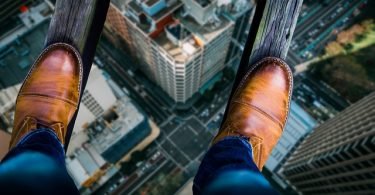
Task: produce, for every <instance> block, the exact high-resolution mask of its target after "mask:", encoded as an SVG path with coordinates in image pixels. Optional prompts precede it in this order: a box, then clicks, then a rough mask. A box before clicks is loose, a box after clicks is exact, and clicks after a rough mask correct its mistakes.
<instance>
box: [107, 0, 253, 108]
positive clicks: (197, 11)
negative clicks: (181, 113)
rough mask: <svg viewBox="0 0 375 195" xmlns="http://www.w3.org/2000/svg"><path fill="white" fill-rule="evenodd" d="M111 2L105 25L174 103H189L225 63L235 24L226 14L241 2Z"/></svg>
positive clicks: (190, 0)
mask: <svg viewBox="0 0 375 195" xmlns="http://www.w3.org/2000/svg"><path fill="white" fill-rule="evenodd" d="M112 2H113V4H111V6H110V9H109V13H108V16H107V22H106V29H107V30H108V31H109V32H110V34H111V35H113V36H117V37H119V38H120V39H122V40H124V41H125V42H126V44H127V46H128V47H129V48H130V50H131V53H132V55H133V56H135V57H136V58H137V59H138V60H139V61H140V66H141V67H140V68H141V69H142V71H143V72H144V73H145V74H146V75H147V76H148V77H149V78H150V79H152V80H153V81H155V82H156V83H157V84H158V85H159V86H161V88H162V89H163V90H164V91H165V92H167V94H168V95H169V96H170V97H172V98H173V99H174V100H175V102H177V103H185V102H186V101H187V100H189V98H191V97H192V96H193V95H194V94H195V93H196V92H198V91H199V89H200V88H201V87H202V86H204V85H205V84H206V83H207V82H208V81H209V80H210V79H212V78H213V77H214V76H215V75H217V74H218V73H219V72H220V71H221V70H222V69H223V68H224V67H225V58H226V56H227V53H228V49H229V44H230V43H231V40H232V34H233V30H234V27H235V21H233V20H231V18H230V17H227V16H226V15H225V14H228V13H233V12H228V10H232V7H233V10H234V6H233V5H234V4H235V3H236V1H231V0H230V1H218V0H130V1H120V0H114V1H112ZM244 9H246V10H249V7H247V6H244ZM236 10H238V11H241V13H245V12H244V11H243V10H239V9H238V7H236ZM224 13H225V14H224ZM246 13H248V12H246ZM233 18H238V17H233ZM241 29H244V28H241Z"/></svg>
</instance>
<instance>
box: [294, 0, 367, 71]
mask: <svg viewBox="0 0 375 195" xmlns="http://www.w3.org/2000/svg"><path fill="white" fill-rule="evenodd" d="M364 2H365V0H332V1H328V3H327V4H326V5H322V4H321V3H318V2H317V1H316V2H314V3H313V4H312V5H310V6H309V7H307V8H306V9H305V10H302V11H301V14H300V18H299V20H298V22H297V26H296V30H295V32H294V35H293V40H292V43H291V46H290V48H289V53H288V57H287V62H288V63H289V64H290V65H291V66H295V65H298V64H300V63H302V62H305V61H306V60H309V59H312V58H313V57H316V56H317V55H319V53H320V52H321V51H322V50H323V49H324V45H325V44H326V43H327V42H328V41H330V40H331V39H332V33H333V32H334V30H335V29H341V28H343V27H345V26H347V25H348V24H349V23H350V15H351V14H352V13H353V12H354V10H355V9H356V8H357V7H358V6H359V5H361V4H362V3H364Z"/></svg>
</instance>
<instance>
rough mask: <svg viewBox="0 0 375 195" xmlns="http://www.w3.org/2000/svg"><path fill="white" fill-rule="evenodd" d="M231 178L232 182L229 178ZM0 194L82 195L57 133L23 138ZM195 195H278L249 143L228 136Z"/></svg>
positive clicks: (0, 178)
mask: <svg viewBox="0 0 375 195" xmlns="http://www.w3.org/2000/svg"><path fill="white" fill-rule="evenodd" d="M228 178H229V179H228ZM0 192H1V194H69V195H70V194H79V191H78V189H77V188H76V186H75V184H74V182H73V180H72V178H71V177H70V176H69V174H68V172H67V170H66V167H65V152H64V149H63V145H62V144H61V143H60V141H59V140H58V138H57V136H56V134H55V133H54V132H53V131H51V130H49V129H38V130H35V131H32V132H31V133H29V134H27V135H26V136H25V137H23V138H22V139H21V140H20V141H19V143H18V144H17V145H16V147H14V148H13V149H12V150H11V151H10V152H9V153H8V154H7V155H6V156H5V158H4V159H3V160H2V162H1V164H0ZM193 192H194V194H215V195H216V194H277V192H276V191H274V190H273V189H272V187H271V186H270V185H269V183H268V182H267V180H266V179H265V178H264V177H263V176H262V174H261V173H260V172H259V170H258V168H257V167H256V165H255V164H254V162H253V160H252V150H251V146H250V144H249V143H248V142H247V140H246V139H245V138H242V137H227V138H225V139H224V140H222V141H220V142H218V143H217V144H215V145H213V146H212V147H211V148H210V149H209V151H208V152H207V154H206V155H205V157H204V159H203V161H202V163H201V166H200V167H199V171H198V173H197V175H196V176H195V179H194V186H193Z"/></svg>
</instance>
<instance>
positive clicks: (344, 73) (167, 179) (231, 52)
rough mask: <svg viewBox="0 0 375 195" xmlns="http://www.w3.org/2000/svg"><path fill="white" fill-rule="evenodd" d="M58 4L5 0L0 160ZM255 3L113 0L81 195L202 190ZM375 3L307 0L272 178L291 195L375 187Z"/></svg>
mask: <svg viewBox="0 0 375 195" xmlns="http://www.w3.org/2000/svg"><path fill="white" fill-rule="evenodd" d="M54 4H55V1H52V0H13V1H4V2H1V3H0V8H1V9H2V10H6V11H2V12H0V22H1V24H3V25H2V26H3V28H1V29H0V157H1V158H3V157H4V155H5V154H6V152H7V150H8V143H9V140H10V137H11V134H10V133H11V131H12V124H13V121H14V118H13V116H14V112H15V103H16V102H15V100H16V97H17V94H18V91H19V90H20V85H21V82H22V81H23V79H24V77H25V75H26V74H27V73H28V70H29V68H30V65H31V64H32V62H33V61H34V60H35V58H36V57H37V55H38V54H39V52H40V50H42V49H43V47H44V44H45V43H44V40H45V37H46V35H47V31H48V26H49V22H50V20H51V16H52V14H53V11H54ZM256 6H257V3H256V1H254V0H111V4H110V7H109V10H108V13H107V18H106V21H105V24H104V29H103V33H102V35H101V38H100V41H99V44H98V46H97V49H96V53H95V57H94V63H93V66H92V68H91V72H90V76H89V78H88V82H87V85H86V88H85V91H84V93H83V95H82V103H81V104H80V106H79V112H78V116H77V119H76V123H75V126H74V131H73V134H72V137H71V140H70V144H69V148H68V150H67V153H66V159H65V161H66V165H67V169H68V172H69V174H70V175H71V177H72V178H73V180H74V183H75V184H76V186H77V187H78V189H79V190H80V192H81V194H108V195H109V194H176V195H187V194H192V191H191V188H192V185H193V178H194V176H195V174H196V172H197V170H198V167H199V165H200V162H201V160H202V159H203V157H204V154H205V153H206V151H207V150H208V148H209V147H210V143H211V140H212V138H213V136H214V135H216V133H217V131H218V129H219V127H220V125H221V123H222V119H223V116H224V113H225V109H226V106H227V101H228V98H229V97H230V94H231V90H232V85H233V82H234V79H235V76H236V72H237V68H238V66H239V63H240V60H241V56H242V52H243V51H244V48H245V44H246V41H247V39H248V35H249V32H250V30H251V29H250V27H251V24H252V18H253V16H254V12H255V10H256ZM374 9H375V2H374V1H369V0H331V1H328V0H319V1H314V0H305V1H304V2H303V5H302V9H301V12H300V15H299V17H298V21H297V25H296V28H295V31H294V35H293V38H292V41H291V44H290V48H289V51H288V54H287V59H286V62H287V63H288V65H289V66H291V68H292V71H293V76H294V88H293V96H292V102H291V106H290V112H289V117H288V121H287V124H286V126H285V129H284V132H283V134H282V137H281V139H280V141H279V142H278V143H277V145H276V147H275V148H274V150H273V151H272V153H271V156H270V157H269V159H268V161H267V162H266V165H265V168H264V169H263V171H262V173H263V174H264V175H265V177H266V178H267V180H269V181H270V183H271V185H272V186H273V187H274V188H275V189H277V190H278V191H279V192H280V193H281V194H338V193H351V194H373V193H375V180H374V179H373V178H375V169H374V167H375V155H374V154H375V68H374V67H375V66H374V64H375V57H374V56H373V54H374V53H375V14H374V13H372V12H371V11H373V10H374Z"/></svg>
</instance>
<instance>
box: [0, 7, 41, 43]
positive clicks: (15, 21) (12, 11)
mask: <svg viewBox="0 0 375 195" xmlns="http://www.w3.org/2000/svg"><path fill="white" fill-rule="evenodd" d="M41 2H43V0H11V1H9V0H8V1H1V2H0V10H1V11H0V24H1V29H0V37H1V35H2V34H3V33H6V32H8V31H9V30H11V29H14V28H16V27H17V26H19V25H22V21H21V20H20V18H19V17H18V15H19V14H20V13H22V12H26V11H27V10H28V9H29V8H30V7H33V6H35V5H37V4H40V3H41Z"/></svg>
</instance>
